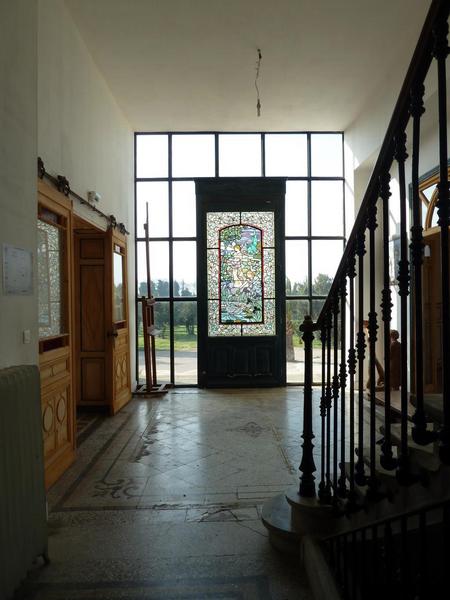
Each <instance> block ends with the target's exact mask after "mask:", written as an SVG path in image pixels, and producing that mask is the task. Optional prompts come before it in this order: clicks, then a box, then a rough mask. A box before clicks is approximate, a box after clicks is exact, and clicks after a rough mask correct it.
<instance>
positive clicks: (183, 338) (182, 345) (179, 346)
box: [138, 325, 197, 350]
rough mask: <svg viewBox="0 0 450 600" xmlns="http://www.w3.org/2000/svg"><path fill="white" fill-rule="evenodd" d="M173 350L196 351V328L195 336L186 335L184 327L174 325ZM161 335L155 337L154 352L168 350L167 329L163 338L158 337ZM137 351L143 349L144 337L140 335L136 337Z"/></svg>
mask: <svg viewBox="0 0 450 600" xmlns="http://www.w3.org/2000/svg"><path fill="white" fill-rule="evenodd" d="M174 329H175V331H174V335H175V343H174V348H175V350H196V349H197V328H195V334H194V335H192V334H188V333H187V331H186V327H185V326H184V325H175V328H174ZM160 336H161V333H160V334H159V335H158V336H157V337H155V349H156V350H170V339H169V328H168V327H167V328H166V332H165V335H164V337H163V338H162V337H160ZM138 348H139V350H143V349H144V336H143V335H142V333H141V334H140V335H139V337H138Z"/></svg>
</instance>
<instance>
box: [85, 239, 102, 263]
mask: <svg viewBox="0 0 450 600" xmlns="http://www.w3.org/2000/svg"><path fill="white" fill-rule="evenodd" d="M80 258H81V259H89V258H91V259H92V258H93V259H104V258H105V244H104V242H103V239H102V238H98V237H97V238H81V239H80Z"/></svg>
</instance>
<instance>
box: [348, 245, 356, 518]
mask: <svg viewBox="0 0 450 600" xmlns="http://www.w3.org/2000/svg"><path fill="white" fill-rule="evenodd" d="M355 264H356V261H355V254H354V252H353V253H352V254H351V255H350V258H349V261H348V277H349V280H350V282H349V320H350V326H349V346H350V347H349V349H348V360H347V363H348V375H349V396H350V406H349V411H350V414H349V420H350V423H349V427H350V435H349V442H350V457H349V459H350V472H349V479H350V491H349V499H348V510H353V508H354V506H355V502H356V499H355V480H354V478H355V452H354V448H355V373H356V350H355V287H354V285H355V277H356V270H355Z"/></svg>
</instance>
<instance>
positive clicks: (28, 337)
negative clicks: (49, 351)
mask: <svg viewBox="0 0 450 600" xmlns="http://www.w3.org/2000/svg"><path fill="white" fill-rule="evenodd" d="M23 343H24V344H30V343H31V331H30V330H29V329H24V330H23Z"/></svg>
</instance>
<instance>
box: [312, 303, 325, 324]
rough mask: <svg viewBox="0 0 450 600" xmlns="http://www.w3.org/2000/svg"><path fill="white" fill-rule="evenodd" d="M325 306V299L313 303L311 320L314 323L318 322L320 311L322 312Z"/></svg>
mask: <svg viewBox="0 0 450 600" xmlns="http://www.w3.org/2000/svg"><path fill="white" fill-rule="evenodd" d="M324 304H325V299H323V300H317V299H316V300H313V301H312V311H311V318H312V320H313V321H317V319H318V318H319V315H320V311H321V310H322V308H323V305H324Z"/></svg>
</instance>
